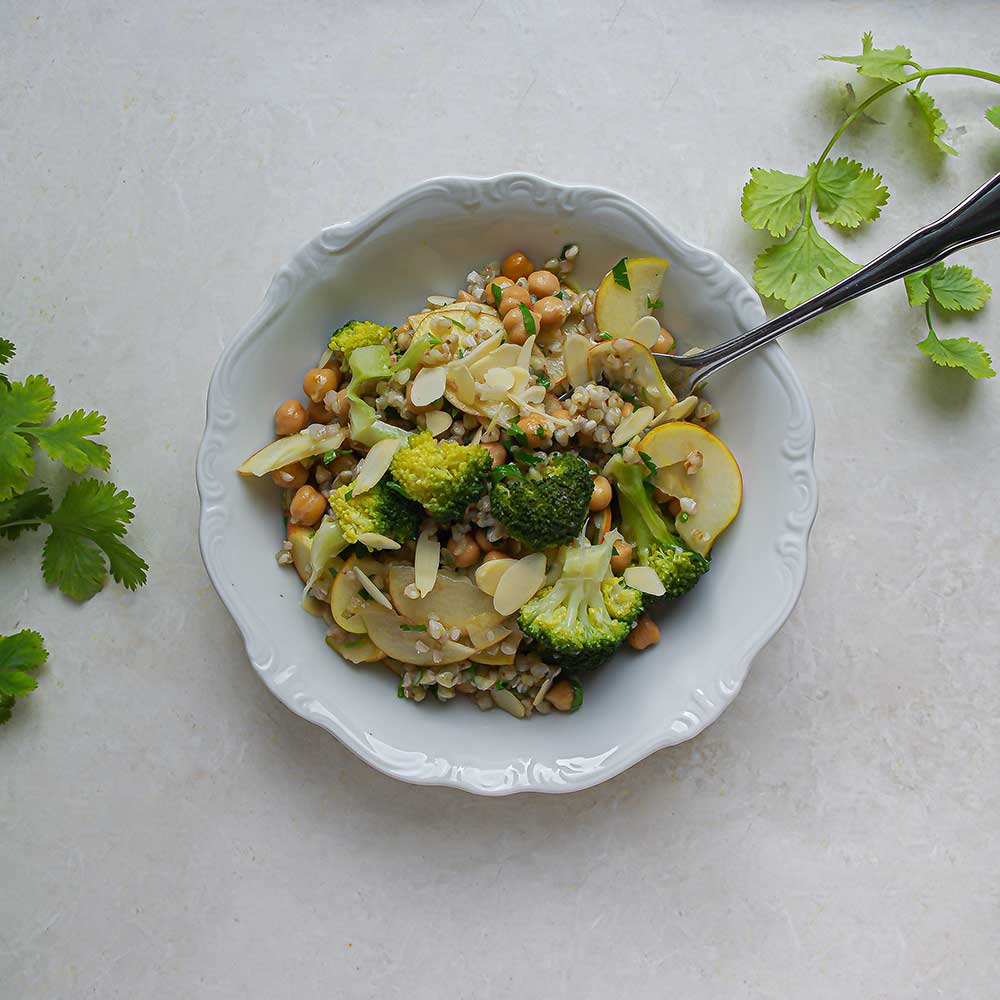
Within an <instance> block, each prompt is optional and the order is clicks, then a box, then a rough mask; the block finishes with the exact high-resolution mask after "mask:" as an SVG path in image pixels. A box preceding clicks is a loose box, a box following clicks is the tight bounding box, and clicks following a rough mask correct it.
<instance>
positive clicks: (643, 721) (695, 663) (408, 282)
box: [203, 186, 802, 790]
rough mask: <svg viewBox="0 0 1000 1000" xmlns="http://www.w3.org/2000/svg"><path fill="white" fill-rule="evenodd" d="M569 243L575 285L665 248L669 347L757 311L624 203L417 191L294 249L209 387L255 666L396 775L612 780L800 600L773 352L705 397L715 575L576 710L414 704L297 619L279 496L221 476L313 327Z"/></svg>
mask: <svg viewBox="0 0 1000 1000" xmlns="http://www.w3.org/2000/svg"><path fill="white" fill-rule="evenodd" d="M576 190H579V189H576ZM623 205H624V206H625V208H624V209H623V207H622V206H623ZM626 209H627V210H626ZM571 241H572V242H575V243H578V244H579V245H580V247H581V251H580V257H579V264H578V269H577V272H576V277H577V278H578V280H580V281H581V283H582V284H584V285H585V286H586V287H594V285H595V283H596V282H597V281H598V280H599V279H600V278H601V276H602V275H603V274H604V273H605V272H606V271H607V270H608V269H609V268H610V267H611V265H612V264H614V263H615V262H616V261H617V260H618V259H619V258H621V257H622V256H625V255H629V254H631V255H639V254H646V253H654V254H661V255H663V256H666V257H667V258H668V259H669V260H670V261H671V267H670V269H669V270H668V272H667V277H666V281H665V287H664V294H663V299H664V302H665V305H664V308H663V310H662V314H661V318H662V321H663V322H664V323H665V325H667V326H668V327H669V328H670V329H671V330H672V331H673V332H674V333H675V334H676V335H677V337H678V339H679V341H680V343H681V345H682V346H684V347H688V346H693V345H696V344H697V345H702V346H704V345H707V344H709V343H713V342H716V341H718V340H719V339H721V338H725V337H729V336H732V335H734V334H736V333H738V332H741V330H742V329H744V328H746V327H747V326H749V325H751V324H753V323H756V322H757V321H759V319H760V318H761V316H762V310H761V309H760V305H759V302H758V301H757V299H756V297H755V296H754V295H753V293H752V292H750V291H749V289H748V287H747V286H746V283H745V282H743V280H742V279H741V278H740V277H739V276H738V275H736V274H735V272H733V271H731V269H729V268H727V267H726V266H725V265H724V264H722V263H721V262H720V261H719V260H718V258H716V257H715V256H714V255H711V254H707V253H705V252H704V251H701V250H697V249H696V248H693V247H691V246H689V245H688V244H686V243H684V242H683V241H682V240H679V239H678V238H676V237H673V236H671V235H670V234H669V233H666V232H665V231H663V230H662V228H661V227H659V226H658V225H656V224H655V223H654V222H653V221H652V220H651V219H649V218H648V217H647V216H645V214H644V213H642V212H641V211H639V210H637V209H636V210H633V207H630V206H629V203H627V202H624V200H622V199H617V198H613V197H608V198H605V197H603V196H601V195H600V194H594V195H593V196H592V197H589V198H586V197H581V198H579V199H578V200H577V202H575V203H573V204H569V205H567V204H561V203H559V201H558V199H555V200H553V199H546V200H544V201H542V202H541V203H540V201H539V198H538V197H537V193H536V192H532V191H531V190H530V189H529V190H524V191H521V190H519V189H518V188H517V187H516V186H515V187H513V188H512V189H508V190H507V191H506V192H505V194H504V197H503V198H502V199H499V198H497V199H496V200H490V199H489V198H484V199H480V200H478V201H476V202H475V204H472V205H470V204H468V200H463V199H460V198H455V197H445V196H444V195H442V193H441V192H436V191H434V190H433V189H432V190H431V192H430V193H428V194H427V195H426V196H424V197H412V198H411V199H409V200H408V201H406V200H404V201H403V202H402V203H398V204H396V205H394V206H390V209H389V210H387V211H386V212H383V213H382V214H381V215H380V216H378V217H375V218H374V219H371V220H369V221H368V222H367V223H366V224H364V225H363V227H362V229H361V231H358V229H357V228H356V227H351V226H350V225H348V226H346V227H334V228H333V229H331V230H327V231H326V232H325V233H324V234H323V235H322V236H321V237H320V238H318V240H316V241H314V242H313V243H312V244H310V245H308V246H307V247H306V248H303V251H301V252H300V254H299V255H298V256H297V258H296V261H295V262H294V263H293V265H292V267H291V270H290V271H288V272H286V273H285V275H282V276H279V278H278V279H277V281H276V284H275V286H274V287H272V290H271V292H270V293H269V297H268V301H267V302H265V305H264V307H263V308H262V311H261V313H260V314H258V317H257V318H256V320H255V321H254V322H253V323H251V325H250V327H249V328H248V329H247V331H245V332H244V334H243V335H242V338H241V341H240V343H239V346H238V347H237V348H236V349H235V350H232V351H231V352H230V353H229V356H228V361H226V360H225V359H224V364H223V365H222V366H221V367H223V368H224V373H223V377H222V378H221V379H217V381H218V385H216V384H215V383H213V390H212V391H213V394H215V395H216V396H217V398H216V399H215V400H212V399H210V411H211V409H212V407H213V406H215V407H219V408H221V409H223V410H225V409H226V408H227V405H228V407H231V413H230V414H229V417H230V419H229V421H228V424H229V426H228V427H227V430H226V433H225V434H224V435H219V436H217V440H216V444H215V447H214V450H213V454H212V456H211V470H210V472H209V473H208V474H209V475H214V476H215V477H217V480H218V487H217V488H218V494H217V496H216V498H215V500H214V505H215V506H216V507H217V509H219V510H222V511H224V512H225V515H224V517H222V518H220V519H219V520H218V521H217V522H215V523H214V525H213V526H212V527H211V528H210V529H208V533H209V534H210V535H211V536H212V537H211V538H209V539H205V538H203V544H207V545H208V546H210V547H211V550H212V553H213V554H212V559H211V560H210V561H211V562H214V564H215V565H214V567H211V566H210V568H212V570H213V578H214V579H215V582H216V584H217V586H218V587H219V589H220V593H222V596H223V598H224V599H226V600H227V603H228V604H230V606H231V608H233V610H234V612H235V613H236V617H237V619H238V620H239V621H240V624H241V628H243V631H244V634H245V635H246V636H247V638H248V648H249V651H250V655H251V659H252V660H253V661H254V663H255V666H256V667H257V669H258V670H259V671H260V672H261V674H262V675H263V677H264V679H265V680H266V682H267V683H268V684H269V686H270V687H271V688H272V689H273V690H274V691H275V693H276V694H278V696H279V697H281V698H282V699H283V700H284V701H286V703H287V704H289V705H290V706H291V707H293V708H294V709H295V710H296V711H299V712H300V713H302V714H303V715H306V716H307V717H310V718H312V719H315V720H316V721H318V722H320V723H321V724H324V725H326V726H327V727H328V728H331V729H333V730H334V731H335V732H337V734H338V735H339V736H340V737H341V738H342V739H344V740H345V742H347V743H348V745H350V746H352V748H353V749H355V750H357V751H359V752H361V753H362V755H363V756H365V757H366V758H367V759H369V760H370V761H371V762H373V763H375V764H376V766H381V767H384V768H386V769H388V770H390V771H392V772H393V773H396V774H399V775H400V776H410V777H415V778H419V779H420V780H435V777H440V778H441V780H444V778H445V775H446V774H449V775H451V776H452V778H454V776H455V775H461V774H464V775H465V777H466V779H470V780H472V781H473V782H474V783H476V784H478V785H480V786H481V788H482V789H483V790H489V788H491V787H496V788H498V789H499V788H503V787H509V786H512V785H516V784H518V781H519V780H520V781H522V782H523V781H524V775H525V774H528V775H529V778H530V775H531V774H535V775H543V776H545V777H546V780H548V781H550V782H552V781H554V782H555V783H557V784H558V783H559V782H560V781H565V782H569V783H572V782H573V781H574V780H575V778H576V777H579V780H580V781H581V782H584V783H586V782H587V780H588V779H587V775H588V774H590V773H592V772H594V771H595V769H596V770H600V769H602V768H603V769H607V770H608V771H609V773H613V772H614V771H616V770H619V769H620V767H621V766H624V764H625V763H628V762H630V761H631V760H634V759H638V758H639V757H640V756H643V755H644V753H648V752H649V751H650V750H652V749H655V747H656V746H661V745H664V744H667V743H670V742H678V741H680V740H682V739H684V738H686V737H687V736H689V735H691V734H692V733H693V732H695V731H697V730H698V729H699V728H701V725H702V724H704V722H705V721H710V720H711V718H714V717H715V715H717V714H718V712H719V711H721V708H722V707H723V706H724V704H725V703H726V702H728V700H729V699H730V698H731V697H732V695H733V694H734V693H735V691H736V690H737V689H738V687H739V685H740V683H741V682H742V679H743V676H744V674H745V671H746V669H747V667H748V665H749V658H750V657H751V656H752V654H753V652H755V651H756V648H758V647H759V645H760V644H761V643H762V642H763V641H764V640H766V638H768V637H769V635H770V634H771V633H770V632H767V631H766V628H767V626H768V624H769V623H774V624H773V625H772V627H771V632H773V630H774V628H776V627H777V625H778V624H780V621H781V620H783V617H784V614H787V610H788V609H790V607H791V603H792V602H793V601H794V597H795V593H797V587H796V585H795V581H794V580H791V581H790V579H789V575H790V570H789V567H788V565H787V563H786V561H785V560H783V558H782V556H781V552H780V550H779V543H780V541H781V539H782V536H783V535H784V534H785V533H786V532H787V519H788V517H789V514H790V512H791V511H792V510H793V509H794V508H796V507H798V506H801V504H802V491H801V489H800V485H801V484H796V483H795V482H794V481H793V477H792V476H790V474H789V468H788V464H789V463H788V457H787V455H786V454H784V453H783V448H785V446H786V442H787V438H788V433H789V428H790V426H791V425H792V424H793V423H794V422H795V421H796V420H799V419H800V415H799V414H797V413H796V410H797V408H798V407H799V403H798V402H797V400H796V398H795V393H794V392H791V391H790V389H789V384H788V379H789V377H790V374H789V373H790V369H788V366H787V362H786V361H785V360H784V357H783V355H781V354H780V352H777V350H776V349H774V350H770V349H769V350H768V351H765V352H764V353H763V354H758V355H757V356H754V357H751V358H749V359H747V360H745V361H743V362H742V363H741V364H739V365H738V366H736V367H735V368H734V369H730V371H728V372H726V373H724V374H723V375H721V376H720V377H718V378H717V379H716V380H714V382H713V384H712V385H711V386H710V391H709V392H708V393H707V395H708V398H710V399H711V400H712V402H713V403H714V404H715V405H716V406H717V407H718V408H719V410H720V411H721V413H722V419H721V421H720V422H719V424H718V425H717V427H716V428H715V430H716V431H717V433H718V434H719V435H720V436H721V437H722V438H723V439H724V440H725V441H726V442H727V444H728V445H729V446H730V448H731V449H732V450H733V453H734V454H735V456H736V458H737V460H738V461H739V463H740V465H741V468H742V471H743V476H744V490H745V495H744V505H743V510H742V512H741V514H740V516H739V518H738V519H737V521H736V522H735V524H734V525H733V527H732V528H731V529H730V530H729V531H728V532H727V534H726V535H725V537H724V538H723V539H722V540H721V541H720V542H719V544H718V546H717V548H716V550H715V552H714V553H713V563H712V571H711V572H710V573H709V574H708V575H707V576H706V577H704V578H703V579H702V581H701V582H700V583H699V585H698V587H697V588H696V589H695V590H694V591H693V592H692V593H691V594H690V595H688V596H687V597H685V598H684V599H683V600H681V601H678V602H676V603H674V604H669V605H668V604H664V605H662V607H661V610H660V611H659V614H658V618H659V622H660V627H661V630H662V634H663V638H662V641H661V642H660V644H659V645H658V646H656V647H654V648H653V649H650V650H647V651H646V652H643V653H641V654H636V653H633V652H632V651H631V650H629V649H627V648H623V650H622V651H621V652H620V653H619V654H618V655H616V657H615V658H614V660H612V661H611V662H610V663H609V664H608V665H606V666H605V667H604V668H602V669H601V670H600V671H598V672H597V673H595V674H594V675H593V676H592V677H590V678H587V679H586V685H585V686H586V701H585V704H584V707H583V709H582V710H581V711H580V712H578V713H576V714H574V715H572V716H559V715H557V714H555V713H554V714H553V715H552V716H550V717H548V718H542V717H536V718H533V719H531V720H528V721H526V722H522V721H518V720H515V719H513V718H511V717H510V716H508V715H506V714H505V713H503V712H500V711H493V712H489V713H482V712H480V711H479V710H478V709H477V708H476V707H475V706H474V705H473V704H471V702H469V701H468V700H466V699H461V698H458V699H455V700H454V701H453V702H451V703H448V704H437V703H434V704H431V703H429V701H425V702H424V703H423V704H422V705H419V706H418V705H414V704H411V703H410V702H408V701H404V700H401V699H398V698H397V697H396V685H397V681H396V678H395V677H394V675H393V674H391V673H390V672H389V671H388V670H386V669H384V668H383V667H381V666H376V667H355V666H351V665H349V664H346V663H344V662H342V661H341V660H340V659H339V657H337V656H336V654H334V653H333V652H332V651H331V650H329V649H328V648H327V647H326V645H325V644H324V641H323V639H324V633H325V626H324V624H323V622H322V621H320V620H318V619H314V618H311V617H310V616H308V615H307V614H305V613H304V612H303V611H302V610H301V609H300V607H299V596H300V586H299V581H298V578H297V577H296V576H295V574H294V573H293V572H291V571H290V570H289V569H288V568H285V567H280V566H278V565H277V564H276V562H275V558H274V554H275V552H276V550H277V549H278V548H279V547H280V545H281V542H282V539H283V532H282V522H281V516H280V511H279V505H278V497H277V494H276V491H275V489H274V487H273V486H272V484H271V482H270V479H269V478H268V479H266V480H262V481H248V480H243V479H240V478H239V477H237V476H236V474H235V472H234V471H233V470H235V468H236V467H237V466H238V465H239V464H240V462H241V461H242V460H243V459H244V458H245V457H246V456H247V455H249V454H250V453H251V452H253V451H254V450H256V449H257V448H259V447H261V446H262V445H263V444H266V443H267V442H268V441H270V440H271V438H272V414H273V411H274V409H275V407H276V406H277V405H278V403H280V402H281V401H282V400H283V399H286V398H288V397H296V398H298V397H300V396H301V382H302V375H303V373H304V371H305V369H307V368H308V367H310V366H311V365H312V364H314V363H315V362H316V359H317V358H318V356H319V354H320V353H321V351H322V349H323V347H324V346H325V341H326V337H327V334H328V333H329V331H330V330H331V329H332V328H335V327H336V326H338V325H339V324H341V323H343V322H345V321H347V320H349V319H352V318H359V317H363V318H371V319H376V320H380V321H384V322H394V321H398V320H399V318H400V317H402V316H405V315H407V314H408V313H411V312H413V311H415V310H416V309H418V308H420V307H421V306H422V305H423V303H424V297H425V296H426V295H427V294H429V293H440V294H452V295H453V294H455V291H456V289H458V288H461V287H464V282H465V276H466V274H467V273H468V272H469V271H470V270H471V269H473V268H477V267H479V266H480V265H482V264H483V263H485V262H487V261H489V260H492V259H497V258H501V257H503V256H504V255H505V254H507V253H509V252H510V251H511V250H513V249H521V250H524V251H525V252H526V253H527V254H528V255H529V257H531V259H532V260H535V261H538V262H540V261H544V260H545V259H546V258H547V257H549V256H551V255H552V254H553V253H555V252H558V250H559V248H560V247H561V246H562V245H563V244H564V243H567V242H571ZM791 377H792V378H793V379H794V376H791ZM796 385H797V383H796ZM223 416H225V415H223ZM223 422H226V421H225V420H224V421H223ZM210 424H211V412H210ZM206 558H207V561H209V560H208V557H206ZM790 589H791V590H793V591H795V593H792V594H790V595H789V591H790ZM785 605H787V609H786V608H785ZM438 772H440V774H438ZM519 775H520V778H519V777H518V776H519ZM460 783H461V782H460ZM529 784H530V780H529Z"/></svg>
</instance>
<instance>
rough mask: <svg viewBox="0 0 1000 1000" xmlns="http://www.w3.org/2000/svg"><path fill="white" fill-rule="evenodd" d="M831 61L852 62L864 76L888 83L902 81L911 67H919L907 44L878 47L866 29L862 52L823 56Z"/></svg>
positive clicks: (862, 41)
mask: <svg viewBox="0 0 1000 1000" xmlns="http://www.w3.org/2000/svg"><path fill="white" fill-rule="evenodd" d="M823 58H824V59H828V60H830V62H842V63H851V64H852V65H854V66H857V67H858V72H859V73H860V74H861V75H862V76H868V77H871V78H872V79H873V80H885V81H886V82H887V83H902V82H903V81H904V80H905V79H906V78H907V77H908V76H909V75H910V73H909V67H913V68H917V69H919V66H918V64H917V63H915V62H914V61H913V54H912V53H911V52H910V50H909V49H908V48H907V47H906V46H905V45H897V46H896V47H895V48H894V49H876V48H875V47H874V39H873V38H872V33H871V32H870V31H866V32H865V33H864V35H863V36H862V38H861V54H860V55H857V56H823Z"/></svg>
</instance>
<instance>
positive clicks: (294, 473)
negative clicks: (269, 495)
mask: <svg viewBox="0 0 1000 1000" xmlns="http://www.w3.org/2000/svg"><path fill="white" fill-rule="evenodd" d="M308 478H309V470H308V469H307V468H305V467H304V466H303V465H302V463H301V462H292V464H291V465H286V466H284V467H283V468H281V469H275V470H274V472H272V473H271V479H272V480H273V481H274V485H275V486H281V487H283V488H284V489H286V490H297V489H298V488H299V487H300V486H305V484H306V480H307V479H308Z"/></svg>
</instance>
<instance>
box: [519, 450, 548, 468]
mask: <svg viewBox="0 0 1000 1000" xmlns="http://www.w3.org/2000/svg"><path fill="white" fill-rule="evenodd" d="M511 455H512V456H513V457H514V459H515V460H516V461H518V462H524V464H525V465H538V463H539V462H544V461H545V459H544V458H542V456H541V455H536V454H535V453H534V452H533V451H524V450H523V449H521V448H514V449H513V450H512V451H511Z"/></svg>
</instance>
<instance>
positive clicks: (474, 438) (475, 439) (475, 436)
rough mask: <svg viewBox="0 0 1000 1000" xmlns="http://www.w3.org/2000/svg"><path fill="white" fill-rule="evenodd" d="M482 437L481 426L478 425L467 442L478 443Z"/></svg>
mask: <svg viewBox="0 0 1000 1000" xmlns="http://www.w3.org/2000/svg"><path fill="white" fill-rule="evenodd" d="M482 437H483V428H482V427H481V426H480V427H477V428H476V433H475V434H473V435H472V439H471V440H470V441H469V444H479V442H480V441H481V440H482Z"/></svg>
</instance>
